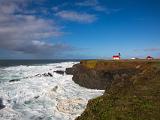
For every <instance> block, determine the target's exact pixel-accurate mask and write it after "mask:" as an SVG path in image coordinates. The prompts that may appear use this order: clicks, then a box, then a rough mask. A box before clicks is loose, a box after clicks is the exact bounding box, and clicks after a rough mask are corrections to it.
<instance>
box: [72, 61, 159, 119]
mask: <svg viewBox="0 0 160 120" xmlns="http://www.w3.org/2000/svg"><path fill="white" fill-rule="evenodd" d="M80 66H81V68H83V69H85V70H86V71H93V70H94V71H95V72H97V73H98V74H101V73H103V75H102V76H103V77H105V78H106V79H103V80H108V78H107V77H109V78H110V79H111V80H110V82H109V84H106V85H105V86H106V87H105V93H104V95H103V96H101V97H98V98H95V99H93V100H90V101H89V103H88V105H87V108H86V110H85V111H84V112H83V113H82V115H81V116H80V117H78V118H77V119H76V120H160V61H158V60H155V61H145V60H139V61H97V60H95V61H94V60H92V61H81V63H80ZM82 66H83V67H82ZM76 69H77V68H76ZM78 71H79V70H78ZM83 71H84V70H83ZM95 72H91V73H93V76H94V80H96V79H99V78H101V79H102V76H101V77H96V76H95V75H97V74H96V73H95ZM91 73H87V72H85V73H83V72H76V73H75V74H73V75H77V74H79V76H80V74H81V75H82V76H88V75H89V76H90V78H91V80H90V81H92V74H91ZM104 73H105V74H104ZM84 74H86V75H84ZM106 74H107V75H106ZM77 78H79V81H81V78H82V79H84V78H87V79H85V80H88V78H89V77H77ZM74 81H75V80H74ZM77 81H78V80H77ZM77 81H76V82H77ZM77 83H81V82H77ZM85 83H86V82H85ZM88 83H90V82H88ZM80 85H82V86H85V85H84V84H80ZM87 87H90V86H89V85H87ZM99 87H101V86H99ZM91 88H92V85H91ZM103 88H104V87H103Z"/></svg>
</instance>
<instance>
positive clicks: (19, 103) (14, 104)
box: [0, 62, 104, 120]
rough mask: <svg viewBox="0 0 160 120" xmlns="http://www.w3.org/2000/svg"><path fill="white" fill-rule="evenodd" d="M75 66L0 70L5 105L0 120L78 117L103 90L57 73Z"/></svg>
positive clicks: (58, 64) (46, 119)
mask: <svg viewBox="0 0 160 120" xmlns="http://www.w3.org/2000/svg"><path fill="white" fill-rule="evenodd" d="M76 63H77V62H62V63H53V64H46V65H39V66H38V65H36V66H24V65H23V66H12V67H6V68H0V76H1V80H0V81H1V82H0V98H1V99H2V101H3V104H4V106H5V108H3V109H0V118H1V120H11V119H15V120H38V119H44V120H73V119H75V118H76V117H77V116H79V115H80V114H81V113H82V112H83V111H84V109H85V107H86V105H87V102H88V100H89V99H92V98H94V97H97V96H100V95H102V94H103V92H104V91H103V90H92V89H86V88H83V87H80V86H79V85H77V84H75V83H74V82H73V81H72V76H71V75H66V74H63V75H62V74H58V73H56V72H54V71H56V70H61V71H65V69H66V68H68V67H72V66H73V65H74V64H76ZM44 73H50V74H52V76H44V75H43V74H44ZM37 74H39V75H40V76H36V75H37ZM11 79H12V80H13V79H19V80H18V81H14V82H13V81H10V80H11ZM2 81H3V82H2Z"/></svg>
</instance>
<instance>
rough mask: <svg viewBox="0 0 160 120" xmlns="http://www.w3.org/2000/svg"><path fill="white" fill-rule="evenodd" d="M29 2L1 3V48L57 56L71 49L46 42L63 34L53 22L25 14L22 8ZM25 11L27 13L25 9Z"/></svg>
mask: <svg viewBox="0 0 160 120" xmlns="http://www.w3.org/2000/svg"><path fill="white" fill-rule="evenodd" d="M29 1H30V0H28V1H27V0H12V1H10V0H2V1H0V48H3V49H7V50H12V51H20V52H24V53H32V54H41V53H44V52H48V51H51V52H52V54H55V53H56V52H57V51H65V50H68V49H70V48H69V46H65V45H63V44H53V43H46V42H45V40H47V39H49V38H54V37H56V36H61V35H62V34H63V32H62V31H61V28H60V27H59V26H57V25H56V23H55V22H54V21H53V20H47V19H44V18H40V17H37V16H35V15H25V14H23V11H22V7H24V6H26V5H27V4H28V2H29ZM21 4H22V6H21ZM23 9H24V12H25V11H26V10H25V7H24V8H23ZM16 12H20V14H18V15H17V14H15V13H16Z"/></svg>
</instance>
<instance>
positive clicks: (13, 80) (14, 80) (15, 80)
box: [9, 79, 20, 82]
mask: <svg viewBox="0 0 160 120" xmlns="http://www.w3.org/2000/svg"><path fill="white" fill-rule="evenodd" d="M17 81H20V79H12V80H10V81H9V82H17Z"/></svg>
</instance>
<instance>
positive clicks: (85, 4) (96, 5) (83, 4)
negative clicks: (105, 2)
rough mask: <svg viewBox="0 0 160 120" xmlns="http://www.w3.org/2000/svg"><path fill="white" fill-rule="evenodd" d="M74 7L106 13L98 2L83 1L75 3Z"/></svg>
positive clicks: (93, 0) (95, 0)
mask: <svg viewBox="0 0 160 120" xmlns="http://www.w3.org/2000/svg"><path fill="white" fill-rule="evenodd" d="M76 5H77V6H81V7H91V8H92V9H94V10H96V11H106V8H105V7H104V6H102V5H101V4H100V3H99V1H98V0H85V1H83V2H77V3H76Z"/></svg>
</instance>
